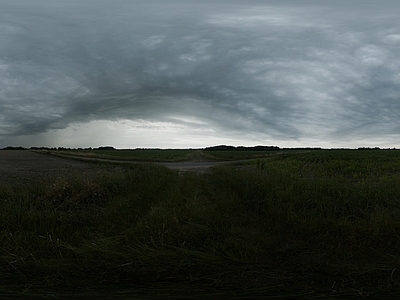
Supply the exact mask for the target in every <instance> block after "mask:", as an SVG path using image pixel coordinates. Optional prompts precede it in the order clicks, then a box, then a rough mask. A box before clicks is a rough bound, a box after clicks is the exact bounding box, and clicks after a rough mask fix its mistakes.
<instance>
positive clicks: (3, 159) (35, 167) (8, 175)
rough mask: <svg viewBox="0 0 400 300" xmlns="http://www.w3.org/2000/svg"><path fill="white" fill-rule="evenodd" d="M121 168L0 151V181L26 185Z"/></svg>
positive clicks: (121, 167)
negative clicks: (55, 178) (53, 178)
mask: <svg viewBox="0 0 400 300" xmlns="http://www.w3.org/2000/svg"><path fill="white" fill-rule="evenodd" d="M124 169H126V167H125V168H124V167H123V166H118V165H112V166H106V165H99V164H93V163H88V162H83V161H78V160H73V159H68V158H61V157H56V156H52V155H45V154H40V153H36V152H33V151H28V150H4V151H0V181H1V182H2V183H25V182H26V183H27V182H31V181H32V180H36V179H41V178H47V177H55V176H56V177H57V176H60V177H70V176H74V175H76V174H86V175H96V174H99V173H101V172H105V171H107V172H110V171H113V172H122V171H124Z"/></svg>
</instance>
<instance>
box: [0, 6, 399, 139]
mask: <svg viewBox="0 0 400 300" xmlns="http://www.w3.org/2000/svg"><path fill="white" fill-rule="evenodd" d="M2 6H3V7H2V9H1V12H0V38H1V40H2V43H1V45H0V146H7V145H8V144H10V143H16V142H19V143H22V144H24V146H31V144H32V143H33V142H37V141H38V136H40V137H41V138H40V141H41V142H42V143H44V144H46V145H48V146H57V145H55V143H56V142H57V143H61V144H63V145H62V146H71V147H75V146H96V145H99V144H100V145H101V144H109V142H108V140H107V139H110V136H108V137H105V136H102V135H101V134H98V135H96V136H92V137H91V138H88V136H89V135H88V133H87V132H90V130H94V129H93V126H92V125H91V124H98V125H99V124H100V123H101V122H103V123H102V124H103V125H104V126H103V127H107V126H109V125H110V124H112V123H113V122H115V124H119V125H118V126H116V127H115V128H114V129H115V132H114V135H113V138H112V140H113V141H114V143H115V144H116V145H120V147H142V146H143V145H144V144H146V138H147V139H150V137H151V139H153V140H154V141H157V140H158V142H159V146H160V147H170V146H171V145H174V146H179V147H193V146H208V145H210V143H213V142H216V141H218V139H219V140H221V141H223V140H225V141H230V142H231V143H233V144H236V145H239V144H246V145H249V144H271V143H272V144H279V145H281V146H315V145H321V146H335V145H338V146H348V147H357V146H364V145H377V146H398V145H399V143H398V142H397V139H398V134H399V121H398V120H399V114H400V102H399V100H400V99H399V98H400V96H399V95H400V93H399V92H400V55H399V53H400V52H399V50H400V21H399V20H398V17H397V15H396V13H395V12H396V11H398V8H400V7H399V5H398V4H397V2H395V1H381V2H380V3H379V5H378V4H376V3H375V1H363V7H362V8H360V5H359V1H346V2H345V1H343V2H341V1H304V2H301V4H299V3H298V1H297V2H291V1H250V2H249V1H236V2H234V1H222V0H221V1H217V2H216V1H212V2H211V1H210V2H207V1H206V2H203V1H202V2H201V3H200V1H185V2H183V1H169V2H167V3H165V1H139V0H138V1H124V0H118V1H106V0H102V1H91V0H88V1H84V2H82V1H69V2H68V3H67V2H64V1H50V0H38V1H35V2H32V1H24V0H14V1H11V0H5V1H4V4H2ZM96 122H97V123H96ZM99 122H100V123H99ZM143 122H144V123H143ZM107 124H108V125H107ZM123 124H125V125H123ZM141 124H142V125H143V124H147V125H146V126H148V128H147V129H146V130H147V131H146V132H145V133H144V132H143V130H142V129H143V128H142V127H141V126H142V125H141ZM160 124H164V125H163V126H161V125H160ZM99 126H100V125H99ZM160 126H161V127H160ZM111 127H112V126H111ZM71 128H74V130H72V129H71ZM79 128H81V130H80V129H79ZM84 128H86V129H84ZM90 128H92V129H90ZM178 128H181V129H182V128H183V129H182V130H183V131H184V132H185V138H184V139H183V138H182V139H181V140H179V134H180V135H183V133H182V132H183V131H182V130H180V129H178ZM110 130H112V129H110ZM66 132H70V133H68V135H67V133H66ZM71 132H72V133H73V135H72V136H73V137H74V138H71ZM190 132H191V133H192V134H191V135H190ZM55 136H57V138H55ZM82 136H85V137H86V138H85V139H82ZM128 136H129V137H130V138H132V139H135V140H136V142H129V143H128V142H126V140H127V137H128ZM63 137H65V139H63ZM385 137H387V138H386V139H385ZM172 139H175V140H174V141H175V142H173V143H171V142H170V141H171V140H172ZM74 140H76V141H78V140H79V141H82V142H76V143H74ZM378 140H379V141H378ZM124 141H125V142H124ZM185 141H186V142H187V143H185ZM189 141H190V142H189ZM85 143H86V144H85ZM140 143H141V144H140ZM217 143H218V142H217ZM376 143H379V144H376ZM150 144H151V145H153V144H154V146H157V145H155V143H153V142H152V143H150ZM58 145H59V144H58Z"/></svg>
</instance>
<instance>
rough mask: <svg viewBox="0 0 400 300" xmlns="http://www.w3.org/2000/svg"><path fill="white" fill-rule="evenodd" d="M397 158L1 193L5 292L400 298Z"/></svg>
mask: <svg viewBox="0 0 400 300" xmlns="http://www.w3.org/2000/svg"><path fill="white" fill-rule="evenodd" d="M399 164H400V157H399V155H398V153H397V152H396V151H391V152H385V153H383V152H377V151H374V152H360V151H358V152H340V151H339V152H334V151H319V152H310V153H304V154H288V155H278V156H275V157H274V158H272V159H266V160H265V161H263V162H262V163H261V162H260V161H254V163H250V164H248V165H241V166H220V167H215V168H213V169H212V172H211V173H209V174H207V173H206V174H196V173H191V172H186V173H184V174H180V173H178V172H175V171H172V170H169V169H166V168H164V167H161V166H156V165H152V164H139V165H136V166H133V167H132V169H131V170H130V171H129V172H126V173H121V174H103V175H99V176H98V177H95V178H85V177H84V176H82V177H80V178H79V177H74V178H53V179H48V178H47V179H43V180H40V179H38V181H37V182H36V183H34V184H30V185H28V186H26V187H25V188H23V189H22V188H21V186H18V187H17V186H10V185H7V186H2V187H1V188H0V239H1V244H2V247H1V248H0V257H1V260H0V268H1V273H0V290H3V291H6V292H17V291H18V292H25V293H26V294H34V293H41V294H45V293H50V294H51V293H52V294H68V293H77V292H78V291H80V292H82V291H85V292H88V293H89V292H91V293H95V292H96V291H101V290H102V291H108V292H115V293H117V292H118V293H125V294H130V295H141V296H157V295H161V296H163V295H164V296H166V295H174V296H177V295H195V296H197V295H321V294H329V295H360V294H362V295H366V294H369V293H384V292H389V291H399V288H400V276H399V271H398V270H400V255H399V253H400V218H399V217H400V202H399V199H400V189H399V188H398V187H399V186H400V171H399V170H400V169H399V168H398V166H399Z"/></svg>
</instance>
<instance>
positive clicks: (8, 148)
mask: <svg viewBox="0 0 400 300" xmlns="http://www.w3.org/2000/svg"><path fill="white" fill-rule="evenodd" d="M1 150H60V151H63V150H116V149H115V148H114V147H112V146H105V147H98V148H92V147H88V148H65V147H29V148H26V147H21V146H19V147H12V146H7V147H5V148H2V149H1Z"/></svg>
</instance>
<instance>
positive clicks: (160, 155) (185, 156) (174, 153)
mask: <svg viewBox="0 0 400 300" xmlns="http://www.w3.org/2000/svg"><path fill="white" fill-rule="evenodd" d="M46 152H49V153H51V154H53V155H68V156H73V157H81V158H100V159H110V160H131V161H146V162H181V161H190V160H211V161H212V160H218V161H221V160H240V159H253V158H263V157H264V158H265V157H269V156H271V155H275V154H276V153H277V152H276V151H204V150H200V149H126V150H124V149H115V150H76V149H73V150H56V151H54V150H52V151H46Z"/></svg>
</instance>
